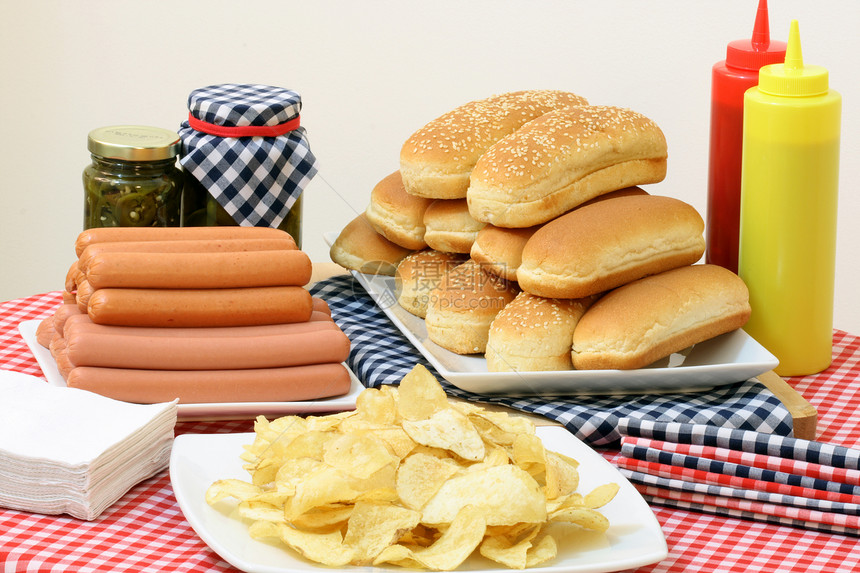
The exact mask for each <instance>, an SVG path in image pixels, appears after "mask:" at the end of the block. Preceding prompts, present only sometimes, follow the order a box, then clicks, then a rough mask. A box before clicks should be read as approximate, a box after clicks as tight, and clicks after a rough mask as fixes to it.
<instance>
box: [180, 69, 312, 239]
mask: <svg viewBox="0 0 860 573" xmlns="http://www.w3.org/2000/svg"><path fill="white" fill-rule="evenodd" d="M301 107H302V98H301V96H300V95H299V94H298V93H296V92H294V91H292V90H288V89H285V88H279V87H272V86H264V85H243V84H221V85H214V86H208V87H204V88H200V89H196V90H194V91H193V92H191V95H190V96H189V97H188V110H189V116H190V118H192V119H195V120H198V121H200V122H205V123H206V124H210V125H212V126H216V127H223V128H228V129H229V128H243V127H248V126H254V127H263V126H266V127H276V126H282V125H285V124H287V123H289V122H296V120H297V118H298V117H299V112H300V110H301ZM179 135H180V137H181V139H182V156H181V158H180V160H179V162H180V164H181V165H182V166H183V167H184V168H185V170H186V171H188V172H189V173H191V175H193V176H194V178H195V179H197V181H199V182H200V183H201V184H202V185H203V186H204V187H205V188H206V189H208V190H209V193H210V194H211V195H212V196H213V197H214V198H215V199H216V200H217V201H218V203H220V204H221V206H223V207H224V210H225V211H227V213H229V214H230V215H231V216H232V217H233V219H235V221H236V222H237V223H238V224H239V225H244V226H270V227H277V226H278V225H280V224H281V222H282V221H283V220H284V218H285V217H286V216H287V214H288V213H289V211H290V209H291V208H292V206H293V204H294V203H295V202H296V200H297V199H298V198H299V196H300V195H301V193H302V191H303V190H304V188H305V186H306V185H307V184H308V182H309V181H310V180H311V179H312V178H313V177H314V175H316V173H317V166H316V157H315V156H314V154H313V153H312V152H311V149H310V144H309V143H308V138H307V133H306V131H305V129H304V128H303V127H301V126H296V127H294V128H292V129H291V131H288V132H287V133H285V134H283V135H278V136H274V137H264V136H253V137H251V136H248V137H229V136H221V135H213V134H211V133H205V132H203V131H198V130H196V129H194V128H193V127H191V125H190V123H189V121H184V122H182V125H181V126H180V128H179Z"/></svg>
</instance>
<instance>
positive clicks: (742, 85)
mask: <svg viewBox="0 0 860 573" xmlns="http://www.w3.org/2000/svg"><path fill="white" fill-rule="evenodd" d="M785 47H786V44H785V42H778V41H771V40H770V25H769V23H768V16H767V0H759V5H758V13H757V14H756V19H755V25H754V26H753V33H752V39H749V40H735V41H734V42H731V43H729V45H728V47H727V48H726V59H725V60H723V61H721V62H717V63H716V64H714V67H713V70H712V73H711V142H710V158H709V161H708V210H707V234H706V244H707V248H706V253H705V260H706V262H708V263H713V264H716V265H720V266H721V267H725V268H727V269H729V270H730V271H732V272H735V273H736V272H738V225H739V219H740V196H741V144H742V140H743V112H744V92H745V91H746V90H747V89H749V88H751V87H753V86H755V85H756V84H758V72H759V68H761V67H762V66H764V65H768V64H775V63H782V62H783V61H784V60H785Z"/></svg>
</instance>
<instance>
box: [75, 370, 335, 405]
mask: <svg viewBox="0 0 860 573" xmlns="http://www.w3.org/2000/svg"><path fill="white" fill-rule="evenodd" d="M66 384H67V385H68V386H69V387H71V388H81V389H83V390H89V391H91V392H96V393H97V394H101V395H103V396H108V397H110V398H114V399H116V400H124V401H127V402H138V403H154V402H166V401H170V400H173V399H175V398H179V401H180V402H181V403H186V404H191V403H210V402H294V401H300V400H314V399H319V398H328V397H332V396H339V395H342V394H345V393H346V392H348V391H349V387H350V377H349V372H348V371H347V369H346V368H345V367H344V366H343V365H342V364H339V363H337V364H335V363H332V364H314V365H311V366H289V367H286V368H255V369H248V370H186V371H181V370H132V369H122V368H99V367H97V366H79V367H77V368H74V369H73V370H72V371H71V372H69V375H68V377H67V379H66Z"/></svg>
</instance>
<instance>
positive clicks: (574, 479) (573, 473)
mask: <svg viewBox="0 0 860 573" xmlns="http://www.w3.org/2000/svg"><path fill="white" fill-rule="evenodd" d="M578 485H579V470H578V469H577V468H576V466H574V465H571V464H570V463H568V461H567V460H566V459H565V458H564V457H562V456H559V455H558V454H557V453H555V452H547V453H546V497H547V499H555V498H557V497H561V496H565V495H567V494H569V493H572V492H573V491H575V490H576V488H577V486H578Z"/></svg>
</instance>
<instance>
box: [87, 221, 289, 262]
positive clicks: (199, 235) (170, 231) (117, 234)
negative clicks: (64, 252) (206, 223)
mask: <svg viewBox="0 0 860 573" xmlns="http://www.w3.org/2000/svg"><path fill="white" fill-rule="evenodd" d="M284 237H289V238H290V239H292V237H291V236H290V234H289V233H287V232H286V231H281V230H280V229H273V228H271V227H102V228H97V229H87V230H86V231H83V232H82V233H80V234H79V235H78V237H77V239H76V240H75V255H77V256H78V257H80V256H81V254H82V253H83V252H84V249H86V248H87V247H88V246H90V245H92V244H94V243H110V242H115V241H124V242H129V241H193V240H197V241H201V240H203V241H208V240H222V239H274V238H284ZM293 242H294V243H295V241H293Z"/></svg>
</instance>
